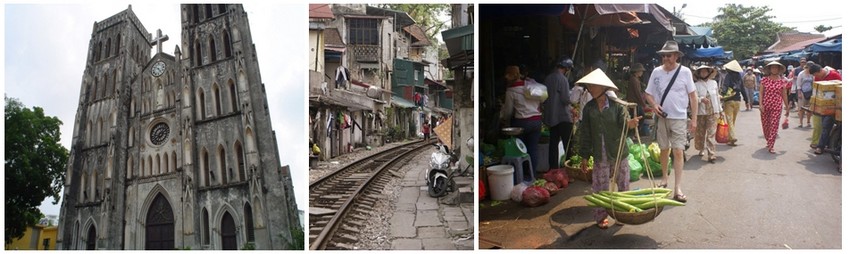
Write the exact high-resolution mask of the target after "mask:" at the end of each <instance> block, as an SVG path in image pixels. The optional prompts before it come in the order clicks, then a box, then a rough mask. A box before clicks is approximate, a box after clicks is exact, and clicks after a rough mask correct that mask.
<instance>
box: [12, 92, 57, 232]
mask: <svg viewBox="0 0 850 254" xmlns="http://www.w3.org/2000/svg"><path fill="white" fill-rule="evenodd" d="M5 99H6V141H5V142H6V153H5V155H6V203H5V205H6V217H5V220H6V222H5V223H6V231H5V232H6V242H7V243H9V242H11V240H12V239H17V238H20V237H21V236H23V235H24V232H25V231H26V228H27V226H32V225H35V224H36V223H37V222H38V219H39V218H41V217H42V214H41V211H39V209H38V206H39V205H41V202H42V201H44V199H45V198H47V197H50V196H52V197H53V203H54V204H56V203H58V202H59V192H60V191H61V190H62V186H63V184H64V169H65V163H67V161H68V150H67V149H65V147H63V146H62V145H61V144H59V136H60V132H59V126H61V125H62V121H60V120H59V118H56V117H52V116H45V115H44V110H43V109H42V108H40V107H33V108H32V109H29V108H26V107H25V106H24V105H23V104H22V103H21V102H20V101H18V100H17V99H14V98H8V97H5Z"/></svg>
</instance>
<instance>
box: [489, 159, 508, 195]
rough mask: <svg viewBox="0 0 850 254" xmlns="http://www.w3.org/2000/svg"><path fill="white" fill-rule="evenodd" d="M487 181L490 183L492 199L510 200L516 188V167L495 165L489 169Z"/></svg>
mask: <svg viewBox="0 0 850 254" xmlns="http://www.w3.org/2000/svg"><path fill="white" fill-rule="evenodd" d="M487 180H488V181H490V199H492V200H508V199H510V198H511V188H513V187H514V166H511V165H495V166H492V167H488V168H487Z"/></svg>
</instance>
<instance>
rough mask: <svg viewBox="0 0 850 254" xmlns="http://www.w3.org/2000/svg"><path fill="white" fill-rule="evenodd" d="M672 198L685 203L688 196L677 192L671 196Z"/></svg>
mask: <svg viewBox="0 0 850 254" xmlns="http://www.w3.org/2000/svg"><path fill="white" fill-rule="evenodd" d="M673 200H676V201H679V202H682V203H687V202H688V196H685V194H677V195H675V196H673Z"/></svg>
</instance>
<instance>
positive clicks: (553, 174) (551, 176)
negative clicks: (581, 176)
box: [543, 168, 569, 188]
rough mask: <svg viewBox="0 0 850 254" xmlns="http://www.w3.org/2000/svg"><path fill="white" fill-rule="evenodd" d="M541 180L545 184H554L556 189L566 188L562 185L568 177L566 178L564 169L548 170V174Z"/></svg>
mask: <svg viewBox="0 0 850 254" xmlns="http://www.w3.org/2000/svg"><path fill="white" fill-rule="evenodd" d="M543 179H546V181H547V182H552V183H555V185H557V186H558V188H566V187H567V185H566V184H563V183H565V182H568V180H569V177H568V176H567V171H566V169H563V168H558V169H552V170H549V172H546V173H545V174H543Z"/></svg>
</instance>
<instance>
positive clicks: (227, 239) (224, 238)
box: [221, 212, 237, 250]
mask: <svg viewBox="0 0 850 254" xmlns="http://www.w3.org/2000/svg"><path fill="white" fill-rule="evenodd" d="M236 247H237V246H236V223H235V222H233V216H230V213H229V212H224V216H223V217H222V218H221V249H222V250H236Z"/></svg>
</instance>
